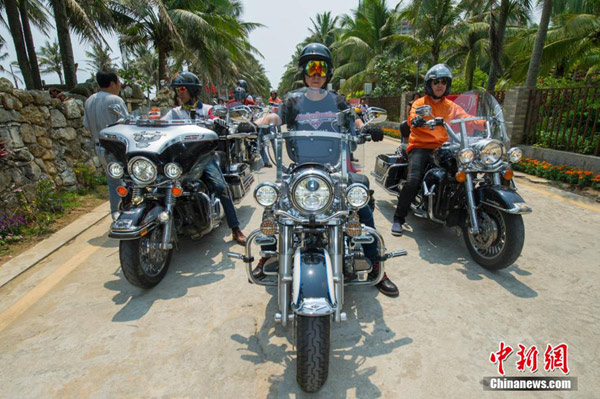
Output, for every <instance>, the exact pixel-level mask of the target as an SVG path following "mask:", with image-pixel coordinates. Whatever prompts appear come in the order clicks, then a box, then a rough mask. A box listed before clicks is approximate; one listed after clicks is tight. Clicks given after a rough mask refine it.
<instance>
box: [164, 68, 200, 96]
mask: <svg viewBox="0 0 600 399" xmlns="http://www.w3.org/2000/svg"><path fill="white" fill-rule="evenodd" d="M181 86H185V88H186V89H187V90H188V92H189V93H190V96H191V97H197V96H198V94H199V93H200V89H201V88H202V84H201V83H200V79H198V76H196V75H194V74H193V73H191V72H180V73H178V74H177V76H175V78H174V79H173V80H172V81H171V87H181Z"/></svg>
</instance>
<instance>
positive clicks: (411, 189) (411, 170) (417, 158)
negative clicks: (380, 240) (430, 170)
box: [394, 148, 433, 223]
mask: <svg viewBox="0 0 600 399" xmlns="http://www.w3.org/2000/svg"><path fill="white" fill-rule="evenodd" d="M431 154H433V150H428V149H425V148H415V149H413V150H411V151H410V152H409V153H408V171H407V174H406V183H405V184H404V187H402V191H401V192H400V195H399V196H398V206H396V212H395V213H394V221H395V222H400V223H404V222H405V221H406V215H408V211H409V209H410V204H411V203H412V202H413V200H414V199H415V197H416V195H417V193H418V192H419V187H420V186H421V182H422V181H423V177H424V176H425V169H427V165H428V164H429V161H430V159H431Z"/></svg>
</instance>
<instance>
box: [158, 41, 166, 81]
mask: <svg viewBox="0 0 600 399" xmlns="http://www.w3.org/2000/svg"><path fill="white" fill-rule="evenodd" d="M166 75H167V52H166V51H165V50H164V49H163V48H161V47H159V48H158V82H159V86H160V81H161V80H163V79H165V78H166Z"/></svg>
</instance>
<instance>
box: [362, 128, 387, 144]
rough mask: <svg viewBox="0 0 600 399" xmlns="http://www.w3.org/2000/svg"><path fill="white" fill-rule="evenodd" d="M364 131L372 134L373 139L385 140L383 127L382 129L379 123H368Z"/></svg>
mask: <svg viewBox="0 0 600 399" xmlns="http://www.w3.org/2000/svg"><path fill="white" fill-rule="evenodd" d="M362 133H365V134H368V135H370V136H371V140H373V141H382V140H383V129H381V128H380V127H379V126H377V125H367V126H365V127H363V128H362Z"/></svg>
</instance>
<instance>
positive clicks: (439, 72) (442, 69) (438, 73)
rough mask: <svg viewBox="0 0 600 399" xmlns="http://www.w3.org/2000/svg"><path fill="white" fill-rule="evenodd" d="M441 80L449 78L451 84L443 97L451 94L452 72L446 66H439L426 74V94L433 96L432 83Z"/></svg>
mask: <svg viewBox="0 0 600 399" xmlns="http://www.w3.org/2000/svg"><path fill="white" fill-rule="evenodd" d="M440 78H448V79H449V80H450V82H449V83H448V85H447V86H446V91H445V92H444V94H442V96H447V95H448V94H450V88H451V87H452V71H451V70H450V68H449V67H448V65H446V64H437V65H434V66H432V67H431V68H429V70H428V71H427V73H426V74H425V94H427V95H429V96H433V89H432V88H431V81H432V80H435V79H440Z"/></svg>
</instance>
